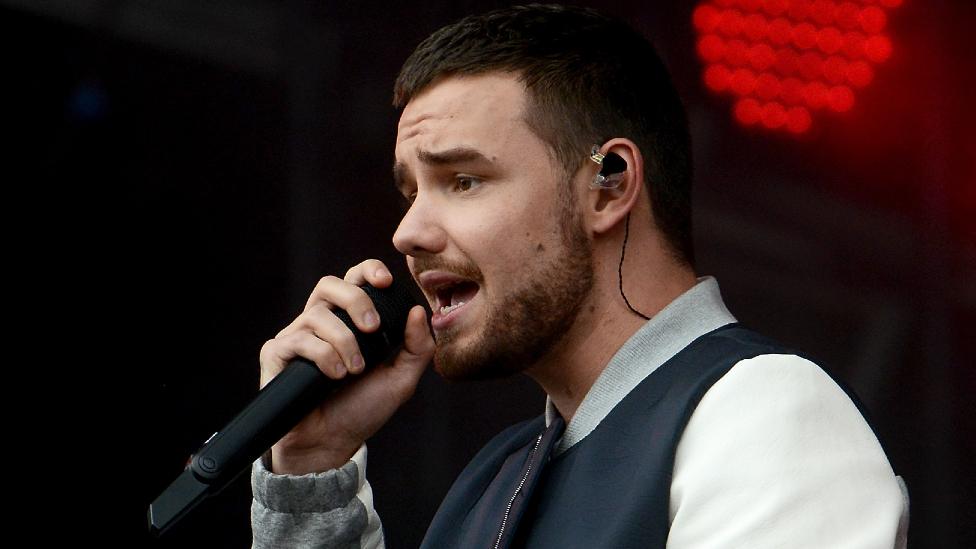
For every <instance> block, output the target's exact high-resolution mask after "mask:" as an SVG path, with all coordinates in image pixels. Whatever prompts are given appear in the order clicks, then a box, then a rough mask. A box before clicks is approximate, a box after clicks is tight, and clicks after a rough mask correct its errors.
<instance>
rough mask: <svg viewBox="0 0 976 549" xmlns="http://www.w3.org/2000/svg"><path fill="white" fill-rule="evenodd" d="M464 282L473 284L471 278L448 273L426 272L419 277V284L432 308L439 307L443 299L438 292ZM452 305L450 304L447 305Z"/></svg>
mask: <svg viewBox="0 0 976 549" xmlns="http://www.w3.org/2000/svg"><path fill="white" fill-rule="evenodd" d="M462 282H473V281H472V280H471V279H469V278H464V277H462V276H459V275H456V274H454V273H451V272H448V271H424V272H422V273H420V274H418V275H417V284H419V285H420V287H421V289H423V291H424V293H425V294H427V299H428V300H429V301H430V303H431V306H432V307H438V306H440V305H443V304H444V303H440V301H441V299H440V297H439V294H438V292H439V291H440V290H442V289H444V288H447V287H450V286H454V285H456V284H460V283H462ZM447 305H450V303H447Z"/></svg>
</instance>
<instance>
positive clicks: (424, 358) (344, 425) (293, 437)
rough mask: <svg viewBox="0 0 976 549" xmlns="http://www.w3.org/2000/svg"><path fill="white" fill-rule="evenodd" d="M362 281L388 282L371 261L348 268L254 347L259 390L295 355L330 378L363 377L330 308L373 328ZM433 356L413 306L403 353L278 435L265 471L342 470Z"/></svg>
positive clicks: (348, 335)
mask: <svg viewBox="0 0 976 549" xmlns="http://www.w3.org/2000/svg"><path fill="white" fill-rule="evenodd" d="M366 283H368V284H370V285H372V286H374V287H377V288H386V287H388V286H389V285H390V284H392V283H393V276H392V275H391V274H390V271H389V270H388V269H387V268H386V266H385V265H383V263H382V262H381V261H378V260H375V259H370V260H366V261H364V262H362V263H360V264H359V265H356V266H355V267H353V268H352V269H349V271H348V272H347V273H346V276H345V277H344V278H343V279H341V280H340V279H339V278H336V277H334V276H327V277H325V278H323V279H321V280H320V281H319V283H318V284H317V285H316V286H315V289H314V290H313V291H312V294H311V296H309V298H308V302H307V303H306V304H305V310H304V311H302V313H301V314H300V315H298V318H296V319H295V320H294V321H293V322H292V323H291V324H289V325H288V326H287V327H286V328H285V329H284V330H282V331H281V332H279V333H278V335H277V336H275V338H274V339H271V340H269V341H268V342H267V343H265V344H264V346H263V347H262V348H261V387H264V386H265V385H267V384H268V383H269V382H270V381H271V380H272V379H273V378H274V377H275V376H276V375H278V373H280V372H281V371H282V370H283V369H284V367H285V365H287V364H288V361H289V360H291V359H293V358H295V357H296V356H301V357H304V358H306V359H308V360H311V361H312V362H314V363H315V364H316V365H317V366H318V367H319V369H320V370H321V371H322V372H323V373H324V374H325V375H327V376H329V377H330V378H332V379H342V378H343V377H345V376H346V375H358V374H360V373H362V371H363V368H364V364H363V359H362V355H361V354H360V351H359V346H358V345H357V344H356V339H355V337H354V336H353V334H352V331H351V330H349V328H348V327H346V325H345V324H343V323H342V321H341V320H339V319H338V318H337V317H336V316H335V314H333V313H332V310H333V309H335V308H336V307H339V308H341V309H344V310H345V311H346V312H348V313H349V316H350V317H351V318H352V320H353V322H354V323H355V325H356V327H357V328H359V330H361V331H363V332H373V331H375V330H376V329H378V328H379V323H380V322H381V319H379V317H378V315H377V312H376V309H375V308H373V304H372V301H370V299H369V297H367V296H366V293H365V292H363V290H362V289H361V288H359V286H360V285H362V284H366ZM433 355H434V339H433V337H432V336H431V334H430V330H429V329H428V327H427V318H426V313H425V312H424V309H423V307H421V306H419V305H418V306H415V307H414V308H413V309H411V310H410V313H409V316H408V317H407V325H406V328H405V331H404V343H403V348H402V349H401V350H400V351H399V352H398V353H397V355H396V357H394V359H393V361H392V362H391V363H387V364H381V365H377V366H376V367H374V368H372V369H371V370H370V371H369V372H367V373H366V374H364V375H362V377H361V379H357V380H356V381H355V383H349V384H348V385H346V386H345V387H343V388H342V389H340V390H339V391H337V392H336V393H334V394H332V395H331V396H330V397H329V398H328V399H327V400H326V401H325V402H323V403H322V405H320V406H319V407H318V408H316V409H315V410H313V411H312V412H311V413H310V414H309V415H308V416H307V417H306V418H305V419H304V420H302V422H301V423H299V424H298V425H297V426H296V427H295V428H294V429H292V430H291V431H290V432H289V433H288V434H286V435H285V436H284V437H282V438H281V440H279V441H278V443H277V444H275V445H274V446H273V447H272V449H271V470H272V471H273V472H275V473H279V474H292V475H301V474H305V473H312V472H321V471H327V470H329V469H335V468H337V467H340V466H342V465H343V464H344V463H346V462H347V461H348V460H349V458H351V457H352V455H353V454H354V453H355V452H356V450H358V449H359V447H360V446H361V445H362V444H363V442H364V441H365V440H366V439H367V438H369V437H370V436H372V435H373V434H374V433H375V432H376V431H378V430H379V428H380V427H382V426H383V425H384V424H385V423H386V422H387V421H388V420H389V419H390V417H391V416H392V415H393V413H394V412H395V411H396V410H397V408H399V407H400V405H401V404H403V403H404V402H406V401H407V400H408V399H409V398H410V397H411V396H412V395H413V393H414V390H415V389H416V387H417V382H418V381H420V376H421V375H422V374H423V372H424V370H425V369H426V367H427V365H428V364H429V363H430V361H431V358H432V357H433Z"/></svg>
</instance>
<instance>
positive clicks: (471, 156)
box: [393, 147, 491, 192]
mask: <svg viewBox="0 0 976 549" xmlns="http://www.w3.org/2000/svg"><path fill="white" fill-rule="evenodd" d="M417 159H418V160H420V161H421V162H423V163H424V164H427V165H428V166H448V165H452V164H460V163H479V164H480V163H485V164H490V163H491V160H489V159H488V157H487V156H485V155H484V154H483V153H482V152H481V151H479V150H477V149H473V148H471V147H454V148H453V149H448V150H446V151H438V152H431V151H425V150H423V149H421V150H419V151H417ZM409 177H410V168H408V167H407V165H406V164H405V163H403V162H394V164H393V184H394V185H395V186H396V188H397V190H400V191H401V192H402V191H403V187H404V185H405V184H406V181H407V178H409Z"/></svg>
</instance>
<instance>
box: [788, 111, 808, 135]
mask: <svg viewBox="0 0 976 549" xmlns="http://www.w3.org/2000/svg"><path fill="white" fill-rule="evenodd" d="M812 124H813V119H812V118H811V117H810V111H808V110H806V109H804V108H803V107H793V108H792V109H790V110H788V111H786V129H787V130H789V131H791V132H793V133H803V132H805V131H807V130H809V129H810V126H811V125H812Z"/></svg>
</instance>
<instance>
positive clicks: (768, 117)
mask: <svg viewBox="0 0 976 549" xmlns="http://www.w3.org/2000/svg"><path fill="white" fill-rule="evenodd" d="M762 124H763V126H766V127H767V128H769V129H771V130H774V129H776V128H779V127H780V126H782V125H784V124H786V109H785V108H783V105H780V104H779V103H767V104H766V105H764V106H763V108H762Z"/></svg>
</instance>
